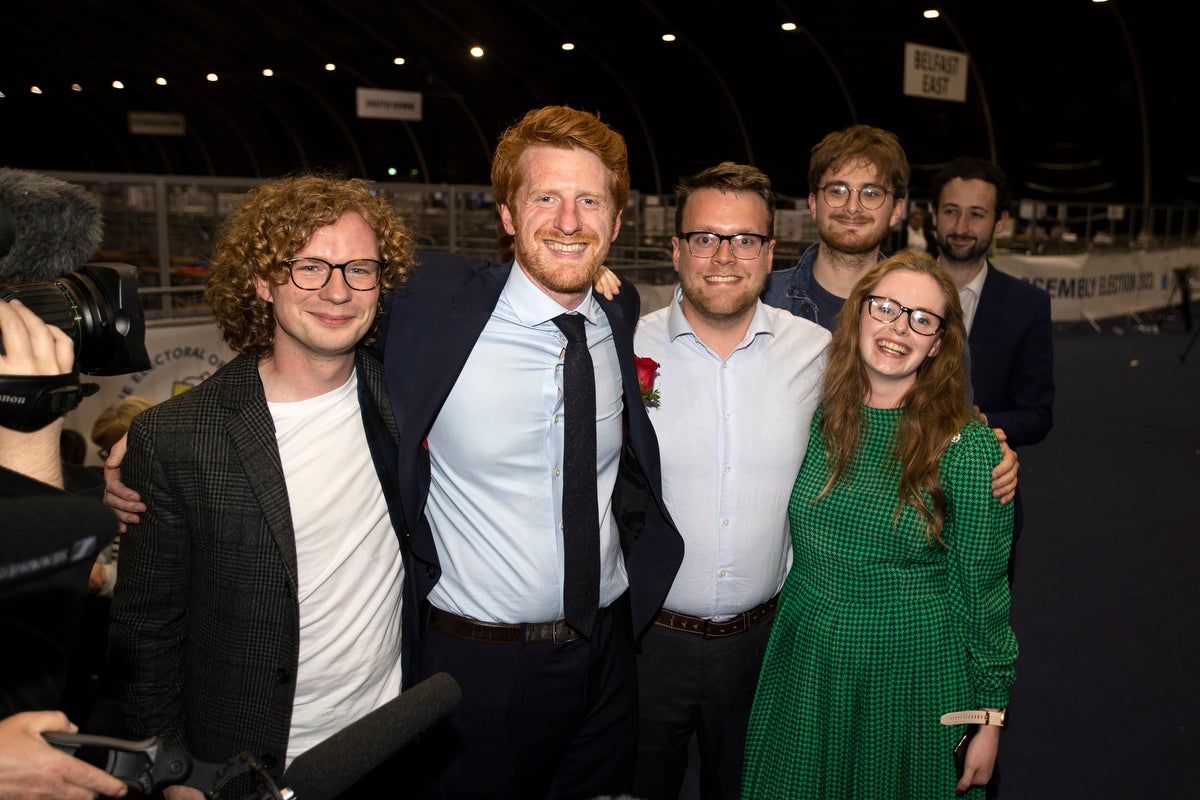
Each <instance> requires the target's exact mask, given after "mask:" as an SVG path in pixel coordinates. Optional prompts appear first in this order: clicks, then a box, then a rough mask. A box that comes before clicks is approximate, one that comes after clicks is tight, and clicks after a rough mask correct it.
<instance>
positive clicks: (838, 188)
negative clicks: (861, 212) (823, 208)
mask: <svg viewBox="0 0 1200 800" xmlns="http://www.w3.org/2000/svg"><path fill="white" fill-rule="evenodd" d="M820 192H821V196H822V197H824V198H825V204H826V205H827V206H829V207H830V208H841V207H842V206H844V205H846V203H848V202H850V195H852V194H855V193H857V194H858V204H859V205H860V206H862V207H863V208H865V209H867V210H868V211H874V210H875V209H877V208H879V207H880V206H882V205H883V201H884V200H887V196H888V195H889V194H891V193H892V192H891V190H890V189H885V188H884V187H882V186H878V185H876V184H874V183H868V184H867V185H866V186H863V187H862V188H860V189H851V188H850V187H849V186H848V185H847V184H845V183H842V182H840V181H839V182H837V183H827V184H825V185H824V186H822V187H820Z"/></svg>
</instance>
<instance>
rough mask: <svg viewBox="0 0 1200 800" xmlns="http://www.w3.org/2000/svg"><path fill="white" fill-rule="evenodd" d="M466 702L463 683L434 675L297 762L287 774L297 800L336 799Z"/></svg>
mask: <svg viewBox="0 0 1200 800" xmlns="http://www.w3.org/2000/svg"><path fill="white" fill-rule="evenodd" d="M460 700H462V689H461V688H460V687H459V685H458V681H456V680H454V678H452V677H451V676H450V675H449V674H448V673H445V672H439V673H437V674H436V675H431V676H430V677H428V678H426V679H425V680H423V681H421V682H420V683H418V684H417V685H416V686H414V687H412V688H411V689H409V690H407V691H405V692H401V694H400V696H399V697H397V698H396V699H394V700H390V701H388V702H387V703H385V704H383V705H382V706H380V707H379V708H377V709H375V710H374V711H372V712H371V713H370V714H367V715H366V716H365V717H363V718H362V719H360V720H358V721H357V722H354V723H352V724H351V725H348V726H347V727H345V728H343V729H342V730H340V731H338V732H337V733H335V734H334V735H333V736H330V737H329V738H328V739H325V740H324V741H322V742H321V743H319V744H317V745H315V746H314V747H312V748H310V749H308V750H306V751H305V752H303V753H301V754H300V755H299V756H297V757H296V760H295V761H293V762H292V765H291V766H290V767H289V768H288V770H287V772H285V773H284V774H283V781H282V784H281V785H283V786H285V787H287V788H289V789H291V791H292V797H294V798H295V800H333V798H335V797H337V796H338V795H340V794H341V793H342V792H344V791H346V790H347V789H349V788H350V787H351V786H353V785H354V783H355V782H356V781H358V780H359V779H361V778H363V777H364V776H365V775H366V774H367V773H369V772H370V771H371V770H373V769H375V767H377V766H379V765H380V764H382V763H383V762H384V761H386V760H387V758H388V757H389V756H391V755H392V754H393V753H395V752H396V751H397V750H399V749H400V748H401V747H403V746H404V745H405V744H407V743H408V742H409V741H410V740H412V739H413V738H414V737H415V736H417V734H419V733H421V732H422V731H424V730H426V729H428V728H429V727H430V726H432V725H433V724H434V723H435V722H437V721H438V720H440V719H441V718H442V717H445V716H446V715H447V714H449V713H450V712H451V711H453V710H454V709H455V708H456V707H457V706H458V703H459V701H460Z"/></svg>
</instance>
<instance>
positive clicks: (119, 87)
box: [112, 81, 125, 89]
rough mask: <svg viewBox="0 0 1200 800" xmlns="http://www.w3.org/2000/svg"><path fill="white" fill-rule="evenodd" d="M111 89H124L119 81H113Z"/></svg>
mask: <svg viewBox="0 0 1200 800" xmlns="http://www.w3.org/2000/svg"><path fill="white" fill-rule="evenodd" d="M112 87H113V88H114V89H124V88H125V84H123V83H121V82H120V81H113V82H112Z"/></svg>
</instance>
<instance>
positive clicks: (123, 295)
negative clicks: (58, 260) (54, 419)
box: [0, 264, 150, 375]
mask: <svg viewBox="0 0 1200 800" xmlns="http://www.w3.org/2000/svg"><path fill="white" fill-rule="evenodd" d="M0 299H3V300H13V299H15V300H20V301H21V302H22V303H24V304H25V305H26V306H27V307H28V308H29V309H30V310H31V311H33V313H35V314H37V315H38V317H40V318H41V319H42V320H43V321H44V322H46V323H47V324H48V325H53V326H55V327H57V328H60V329H62V330H63V331H65V332H66V334H67V335H68V336H70V337H71V339H72V341H74V342H75V360H76V368H77V369H78V370H79V371H80V372H82V373H83V374H85V375H125V374H128V373H131V372H141V371H143V370H148V369H150V357H149V355H147V353H146V341H145V340H146V321H145V317H144V315H143V313H142V306H141V303H140V302H139V300H138V296H137V271H136V270H135V269H134V268H133V267H131V266H129V265H128V264H84V265H83V266H82V267H81V268H80V269H78V270H76V271H75V272H72V273H69V274H67V275H64V276H62V277H61V278H59V279H57V280H55V281H51V282H45V283H27V284H15V285H14V284H10V285H8V286H3V287H0Z"/></svg>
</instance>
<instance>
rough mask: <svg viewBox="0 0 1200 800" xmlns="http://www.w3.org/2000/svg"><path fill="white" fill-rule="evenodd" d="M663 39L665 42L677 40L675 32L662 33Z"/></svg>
mask: <svg viewBox="0 0 1200 800" xmlns="http://www.w3.org/2000/svg"><path fill="white" fill-rule="evenodd" d="M662 40H663V41H664V42H673V41H675V34H673V33H664V34H663V35H662Z"/></svg>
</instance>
